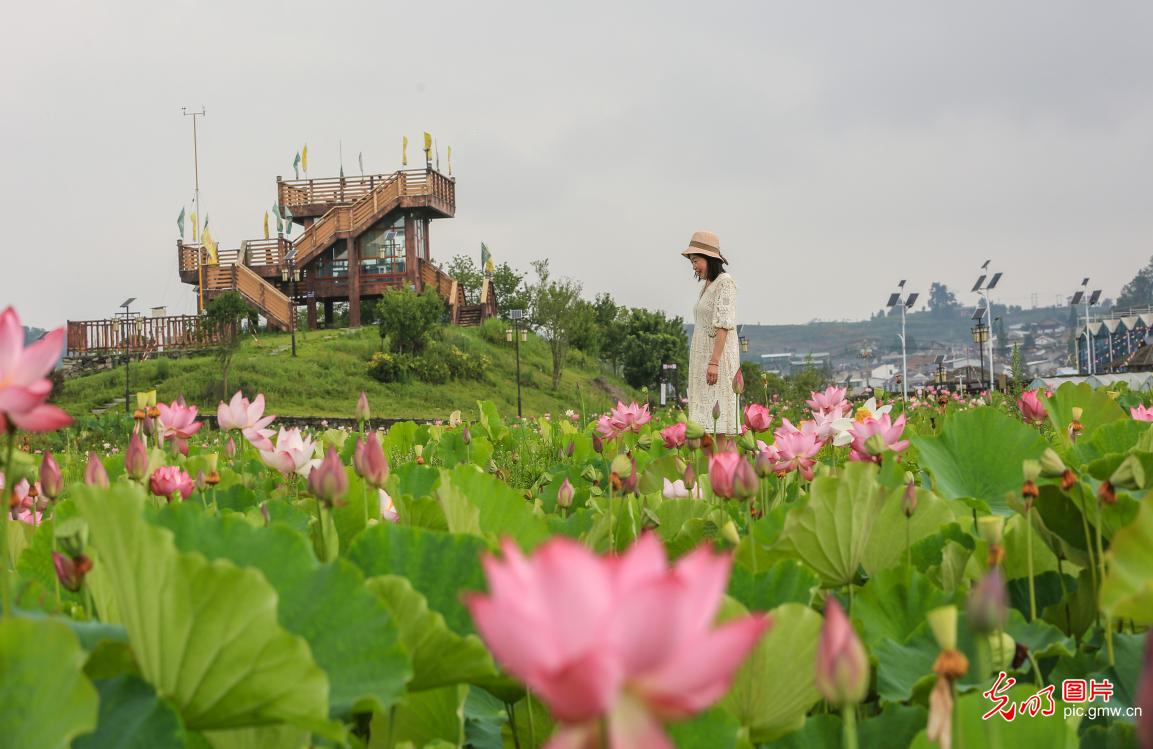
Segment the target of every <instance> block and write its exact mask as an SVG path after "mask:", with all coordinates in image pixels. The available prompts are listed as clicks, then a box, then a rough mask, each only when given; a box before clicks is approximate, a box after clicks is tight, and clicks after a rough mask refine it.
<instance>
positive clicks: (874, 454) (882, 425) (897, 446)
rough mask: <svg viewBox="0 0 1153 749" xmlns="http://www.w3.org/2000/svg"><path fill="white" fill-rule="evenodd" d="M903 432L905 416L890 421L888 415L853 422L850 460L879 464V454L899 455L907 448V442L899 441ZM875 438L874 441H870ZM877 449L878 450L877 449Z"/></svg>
mask: <svg viewBox="0 0 1153 749" xmlns="http://www.w3.org/2000/svg"><path fill="white" fill-rule="evenodd" d="M904 431H905V414H901V415H900V416H898V417H897V420H896V421H891V420H890V419H889V415H888V414H887V413H886V414H881V415H880V416H878V417H876V418H871V419H865V420H864V421H856V422H853V449H852V452H851V453H849V459H850V460H867V461H871V462H873V463H880V462H881V453H882V452H885V451H886V450H889V451H892V452H895V453H899V452H903V451H904V450H905V449H906V448H908V447H909V440H903V439H901V435H902V434H903V433H904ZM873 437H876V439H871V438H873ZM878 448H879V449H878Z"/></svg>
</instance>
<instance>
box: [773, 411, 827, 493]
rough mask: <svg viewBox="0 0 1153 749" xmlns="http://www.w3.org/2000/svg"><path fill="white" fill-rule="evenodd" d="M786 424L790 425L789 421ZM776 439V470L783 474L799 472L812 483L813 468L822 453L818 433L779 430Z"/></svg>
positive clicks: (774, 445)
mask: <svg viewBox="0 0 1153 749" xmlns="http://www.w3.org/2000/svg"><path fill="white" fill-rule="evenodd" d="M785 423H788V422H787V420H786V422H785ZM807 423H811V422H807ZM776 437H777V439H776V440H775V441H774V442H773V447H774V448H776V451H777V464H776V466H775V468H776V470H777V471H779V472H781V473H788V472H792V471H798V472H799V473H800V474H801V475H802V476H804V477H805V480H806V481H812V480H813V466H814V465H816V462H817V460H816V457H817V453H819V452H820V451H821V442H820V440H819V439H818V438H817V433H816V431H815V430H812V429H810V430H805V431H802V430H796V429H794V430H793V431H788V430H785V429H778V430H777V431H776Z"/></svg>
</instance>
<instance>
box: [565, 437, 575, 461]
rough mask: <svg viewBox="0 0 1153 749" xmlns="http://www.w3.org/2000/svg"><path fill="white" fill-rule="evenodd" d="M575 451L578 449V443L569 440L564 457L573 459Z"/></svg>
mask: <svg viewBox="0 0 1153 749" xmlns="http://www.w3.org/2000/svg"><path fill="white" fill-rule="evenodd" d="M575 449H576V443H575V442H573V441H572V440H569V441H568V447H566V448H565V449H564V456H565V457H566V458H571V457H572V454H573V451H574V450H575Z"/></svg>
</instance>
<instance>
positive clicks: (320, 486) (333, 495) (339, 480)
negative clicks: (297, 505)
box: [308, 447, 348, 507]
mask: <svg viewBox="0 0 1153 749" xmlns="http://www.w3.org/2000/svg"><path fill="white" fill-rule="evenodd" d="M308 493H309V494H311V495H312V496H314V497H316V498H317V499H319V500H320V501H321V502H323V503H324V504H326V505H328V506H329V507H331V506H332V505H333V504H337V503H339V502H340V501H341V500H342V499H344V495H345V494H346V493H348V474H347V473H346V472H345V470H344V463H342V462H341V460H340V456H339V455H338V454H337V453H336V448H334V447H330V448H328V452H327V453H325V455H324V460H322V461H320V465H319V466H317V467H316V468H315V469H313V471H312V472H311V473H309V474H308Z"/></svg>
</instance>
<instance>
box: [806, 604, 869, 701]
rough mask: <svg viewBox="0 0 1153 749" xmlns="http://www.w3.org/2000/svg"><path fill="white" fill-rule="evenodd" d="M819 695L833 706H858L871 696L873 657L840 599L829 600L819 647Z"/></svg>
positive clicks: (817, 672)
mask: <svg viewBox="0 0 1153 749" xmlns="http://www.w3.org/2000/svg"><path fill="white" fill-rule="evenodd" d="M815 681H816V687H817V691H818V692H820V693H821V696H822V697H824V698H825V699H826V700H828V701H829V703H830V704H833V705H837V706H838V707H840V706H843V705H856V704H858V703H860V702H861V701H862V700H864V699H865V695H867V694H868V692H869V656H868V655H867V654H866V653H865V647H864V646H863V645H862V644H861V639H860V638H859V637H858V636H857V633H856V631H855V630H854V629H853V625H852V624H850V623H849V619H848V617H846V616H845V612H844V610H843V609H842V608H841V604H839V603H837V599H836V598H833V597H832V596H829V597H828V598H827V599H825V622H824V625H823V626H822V627H821V640H820V642H819V643H818V644H817V669H816V675H815Z"/></svg>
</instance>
